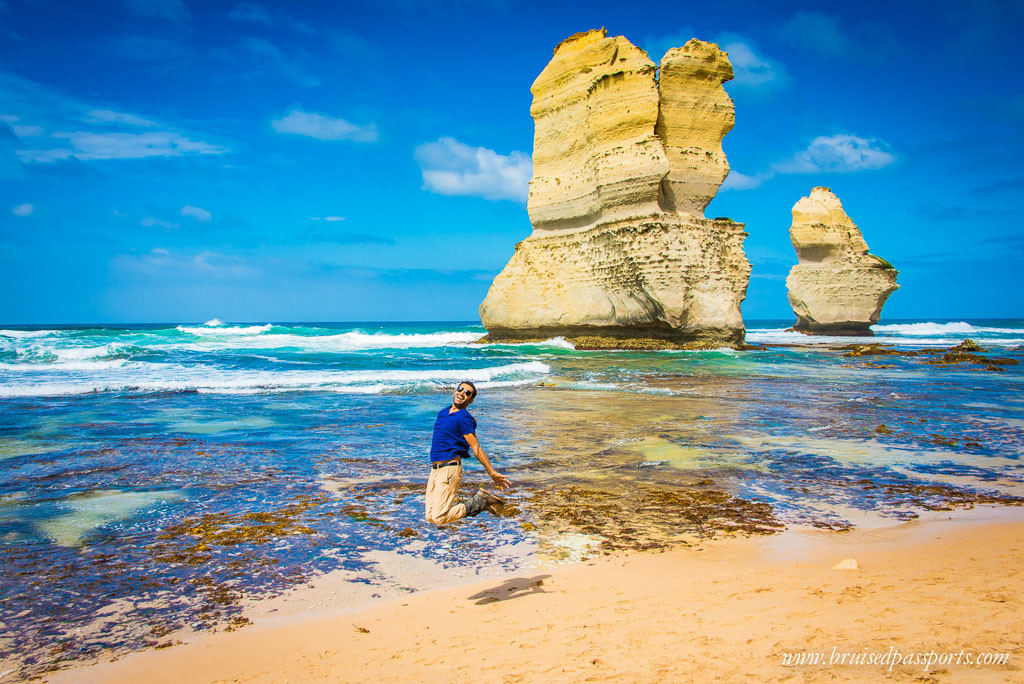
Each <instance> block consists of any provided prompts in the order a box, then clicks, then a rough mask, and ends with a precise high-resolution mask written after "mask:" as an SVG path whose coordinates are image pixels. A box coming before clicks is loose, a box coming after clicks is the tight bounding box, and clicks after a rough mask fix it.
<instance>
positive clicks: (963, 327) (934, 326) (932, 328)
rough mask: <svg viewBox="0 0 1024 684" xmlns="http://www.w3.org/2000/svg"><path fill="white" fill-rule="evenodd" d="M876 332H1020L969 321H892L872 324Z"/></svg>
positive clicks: (931, 333) (905, 333)
mask: <svg viewBox="0 0 1024 684" xmlns="http://www.w3.org/2000/svg"><path fill="white" fill-rule="evenodd" d="M871 329H872V330H874V331H875V332H876V333H880V332H884V333H891V334H897V335H952V334H956V335H969V334H972V333H973V334H978V333H994V334H1003V335H1012V334H1014V333H1018V334H1019V333H1020V332H1021V330H1020V329H1019V328H987V327H984V326H981V327H975V326H973V325H971V324H970V323H965V322H963V321H960V322H958V323H893V324H891V325H873V326H871Z"/></svg>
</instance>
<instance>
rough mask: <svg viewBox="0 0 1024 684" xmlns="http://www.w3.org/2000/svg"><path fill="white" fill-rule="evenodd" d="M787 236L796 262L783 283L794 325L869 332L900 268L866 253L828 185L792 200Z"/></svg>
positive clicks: (812, 329)
mask: <svg viewBox="0 0 1024 684" xmlns="http://www.w3.org/2000/svg"><path fill="white" fill-rule="evenodd" d="M789 236H790V238H791V239H792V241H793V247H794V248H796V255H797V258H798V259H799V263H798V264H797V265H796V266H794V267H793V268H792V270H790V272H789V277H787V278H786V287H787V288H788V289H789V303H790V305H791V306H792V307H793V313H795V314H796V318H797V322H796V325H795V326H794V328H795V329H796V330H801V331H803V332H807V333H812V334H813V333H825V334H846V335H870V334H871V330H870V328H869V327H868V326H870V325H871V324H873V323H877V322H878V317H879V316H880V315H881V313H882V305H883V304H885V300H886V299H887V298H888V297H889V295H891V294H892V293H893V292H895V291H896V289H897V288H898V287H899V285H897V284H896V276H897V275H898V271H896V269H894V268H893V267H892V265H891V264H890V263H889V262H887V261H886V260H885V259H882V258H881V257H877V256H875V255H874V254H869V253H868V244H867V243H866V242H865V241H864V236H863V235H861V233H860V229H858V228H857V226H856V225H854V223H853V221H852V220H850V217H849V216H847V215H846V212H845V211H843V205H842V203H841V202H840V201H839V198H838V197H836V196H835V195H834V194H833V193H832V191H831V190H829V189H828V188H814V189H812V190H811V195H810V197H803V198H801V199H800V201H799V202H797V203H796V204H795V205H793V225H792V227H790V229H789Z"/></svg>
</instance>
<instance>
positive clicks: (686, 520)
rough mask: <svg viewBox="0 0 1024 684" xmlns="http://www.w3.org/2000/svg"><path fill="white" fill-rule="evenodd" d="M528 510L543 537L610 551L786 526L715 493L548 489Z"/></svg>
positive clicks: (765, 510) (767, 511) (768, 510)
mask: <svg viewBox="0 0 1024 684" xmlns="http://www.w3.org/2000/svg"><path fill="white" fill-rule="evenodd" d="M528 510H530V511H531V512H532V513H533V515H534V520H535V523H536V528H535V529H536V530H537V531H539V532H540V533H541V534H542V536H543V535H544V533H546V532H551V531H553V532H556V533H557V532H575V533H582V534H586V535H590V536H593V537H597V538H600V540H601V541H600V548H601V549H602V550H603V551H605V552H606V553H610V552H613V551H650V550H660V549H665V548H669V547H671V546H677V545H686V542H685V541H684V540H683V536H687V535H688V536H691V537H696V538H698V539H710V538H713V537H715V536H717V535H719V534H745V535H752V534H773V533H775V532H778V531H780V530H781V529H782V527H783V525H782V523H781V522H779V521H778V520H777V519H776V518H775V516H774V514H773V512H772V507H771V506H770V505H769V504H767V503H762V502H755V501H748V500H745V499H740V498H738V497H734V496H732V495H730V494H727V493H725V492H722V491H718V490H712V489H680V490H664V489H651V488H644V489H640V490H637V491H632V492H629V493H612V492H608V491H602V490H597V489H588V488H585V487H579V486H571V487H565V488H561V489H543V490H538V491H536V492H534V493H533V494H532V495H531V496H530V498H529V501H528ZM532 527H533V524H531V528H532Z"/></svg>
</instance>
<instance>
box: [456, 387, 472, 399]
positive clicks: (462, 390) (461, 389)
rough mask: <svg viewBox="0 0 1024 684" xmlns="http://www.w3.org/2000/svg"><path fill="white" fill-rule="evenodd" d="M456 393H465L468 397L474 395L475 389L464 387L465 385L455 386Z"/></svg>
mask: <svg viewBox="0 0 1024 684" xmlns="http://www.w3.org/2000/svg"><path fill="white" fill-rule="evenodd" d="M455 393H456V394H465V395H466V396H467V397H471V396H473V390H471V389H469V388H464V387H456V388H455Z"/></svg>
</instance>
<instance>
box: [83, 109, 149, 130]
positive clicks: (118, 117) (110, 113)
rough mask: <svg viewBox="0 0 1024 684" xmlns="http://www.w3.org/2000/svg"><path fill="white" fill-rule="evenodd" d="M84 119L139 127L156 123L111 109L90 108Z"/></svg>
mask: <svg viewBox="0 0 1024 684" xmlns="http://www.w3.org/2000/svg"><path fill="white" fill-rule="evenodd" d="M84 120H85V121H87V122H88V123H99V124H103V123H121V124H125V125H128V126H138V127H139V128H151V127H153V126H155V125H156V124H155V123H153V122H152V121H150V120H149V119H143V118H142V117H141V116H135V115H134V114H127V113H125V112H115V111H114V110H112V109H90V110H89V111H88V112H86V113H85V119H84Z"/></svg>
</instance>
